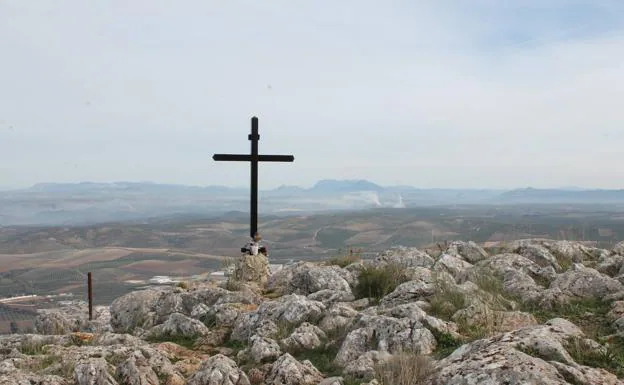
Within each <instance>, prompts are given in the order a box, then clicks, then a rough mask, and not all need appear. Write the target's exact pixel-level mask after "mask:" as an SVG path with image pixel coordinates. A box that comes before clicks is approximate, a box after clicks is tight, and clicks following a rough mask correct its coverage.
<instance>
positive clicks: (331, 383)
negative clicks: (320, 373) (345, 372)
mask: <svg viewBox="0 0 624 385" xmlns="http://www.w3.org/2000/svg"><path fill="white" fill-rule="evenodd" d="M343 381H344V379H343V378H342V377H329V378H326V379H324V380H323V381H321V382H319V385H342V382H343Z"/></svg>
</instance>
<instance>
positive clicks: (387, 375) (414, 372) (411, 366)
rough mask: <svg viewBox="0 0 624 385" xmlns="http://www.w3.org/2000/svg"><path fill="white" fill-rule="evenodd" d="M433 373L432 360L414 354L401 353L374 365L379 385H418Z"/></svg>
mask: <svg viewBox="0 0 624 385" xmlns="http://www.w3.org/2000/svg"><path fill="white" fill-rule="evenodd" d="M433 373H435V365H434V363H433V360H432V359H431V358H429V357H427V356H422V355H419V354H414V353H402V354H397V355H394V356H392V357H391V358H390V359H389V360H387V361H384V362H380V363H379V364H377V365H375V378H376V379H377V381H379V384H380V385H419V384H423V383H425V381H426V380H427V378H429V377H430V376H431V375H432V374H433Z"/></svg>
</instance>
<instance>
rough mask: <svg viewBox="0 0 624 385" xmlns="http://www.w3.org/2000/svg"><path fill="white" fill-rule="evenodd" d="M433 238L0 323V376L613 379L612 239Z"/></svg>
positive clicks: (32, 379) (615, 282)
mask: <svg viewBox="0 0 624 385" xmlns="http://www.w3.org/2000/svg"><path fill="white" fill-rule="evenodd" d="M620 246H621V245H620ZM618 247H619V246H618ZM439 251H440V252H441V253H440V254H439V255H436V256H435V257H434V256H433V255H435V254H433V253H432V254H431V255H429V254H426V253H424V252H422V251H420V250H418V249H415V248H405V247H397V248H392V249H390V250H387V251H386V252H383V253H380V254H379V255H377V256H376V257H375V258H373V259H372V260H365V261H359V262H356V263H353V264H351V265H349V266H347V267H345V268H340V267H337V266H327V265H323V264H318V263H311V262H299V263H296V264H294V265H291V266H287V267H286V268H284V269H282V270H279V271H277V272H276V273H274V274H272V275H271V276H270V277H268V279H267V281H266V284H265V285H264V286H263V287H262V280H260V281H259V282H255V283H253V284H240V285H235V287H234V285H227V286H225V287H216V286H215V285H212V284H209V283H203V284H201V283H200V284H196V285H194V286H193V287H192V288H181V287H175V288H172V287H170V288H162V289H149V290H143V291H137V292H133V293H130V294H127V295H125V296H122V297H120V298H118V299H117V300H115V301H114V302H113V304H112V305H111V306H110V308H105V307H96V320H94V321H90V322H89V321H88V320H86V315H87V312H86V308H85V307H84V306H85V304H84V303H82V304H79V305H76V306H70V307H67V308H65V309H64V310H63V309H60V311H59V310H48V311H44V312H42V313H41V314H40V315H39V317H38V318H37V321H36V325H37V331H38V333H39V334H29V335H10V336H0V385H1V384H22V383H23V384H50V385H70V384H94V385H95V384H109V385H113V384H120V385H121V384H131V385H132V384H136V385H139V384H163V385H182V384H191V385H200V384H202V385H204V384H219V385H222V384H232V385H236V384H238V385H246V384H249V385H251V384H275V385H284V384H315V385H316V384H322V385H339V384H340V385H343V384H344V383H354V382H355V383H357V382H358V381H360V383H365V384H368V385H375V384H377V385H379V384H380V383H387V382H388V378H385V379H383V380H382V379H381V377H380V376H382V375H383V376H386V375H389V376H390V377H392V376H394V375H397V373H399V372H400V373H403V374H404V375H405V373H411V374H409V375H411V376H412V377H411V378H416V377H414V376H418V381H419V382H418V383H424V384H429V385H434V384H462V385H468V384H475V385H477V384H500V383H506V384H517V385H520V384H533V383H535V384H538V383H539V384H601V385H603V384H623V383H624V382H623V378H617V374H619V375H620V376H621V377H624V370H621V366H622V365H621V363H622V362H623V360H624V305H623V304H624V285H623V283H622V279H621V278H622V275H624V274H623V273H624V271H622V269H623V264H624V254H622V250H621V247H620V249H618V248H617V247H616V249H614V250H612V251H608V250H603V249H599V248H595V247H590V246H588V245H585V244H581V243H576V242H567V241H565V242H564V241H552V240H523V241H517V242H512V243H511V244H509V245H507V246H506V248H505V249H504V250H503V253H501V254H494V255H491V256H490V255H489V254H488V253H487V252H485V250H483V249H482V248H481V247H479V246H478V245H477V244H475V243H473V242H459V241H458V242H452V243H450V244H448V245H447V246H446V248H442V247H441V248H440V250H439ZM369 269H381V270H383V269H388V270H386V271H391V272H392V274H395V273H396V269H400V279H401V281H400V282H399V281H393V282H387V281H385V282H383V284H384V285H388V287H390V289H389V290H388V291H389V292H388V291H384V293H387V294H386V295H385V296H383V297H381V298H379V297H375V298H357V299H356V296H355V295H354V293H358V291H357V290H353V289H354V288H356V286H357V285H358V277H359V274H360V272H362V271H369ZM372 275H373V276H374V274H372ZM393 276H394V275H393ZM384 277H387V276H384ZM369 283H370V282H369ZM373 283H374V282H373ZM261 293H264V296H263V295H261ZM68 309H69V311H68ZM109 309H110V311H109ZM74 310H75V311H74ZM545 315H548V317H547V318H546V316H545ZM548 318H550V319H548ZM566 318H568V319H566ZM164 341H166V342H164ZM423 357H425V358H426V359H425V358H423ZM306 358H309V360H307V359H306ZM393 371H394V372H393ZM397 371H398V372H397ZM393 373H394V374H393ZM338 375H339V376H341V377H339V376H338Z"/></svg>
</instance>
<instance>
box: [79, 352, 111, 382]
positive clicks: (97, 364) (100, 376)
mask: <svg viewBox="0 0 624 385" xmlns="http://www.w3.org/2000/svg"><path fill="white" fill-rule="evenodd" d="M74 380H75V381H76V384H77V385H118V384H117V381H115V378H114V377H113V376H112V375H111V374H110V372H109V367H108V363H107V362H106V360H105V359H103V358H90V359H87V360H83V361H81V362H79V363H78V364H77V365H76V367H75V369H74Z"/></svg>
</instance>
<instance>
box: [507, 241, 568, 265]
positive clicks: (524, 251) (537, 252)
mask: <svg viewBox="0 0 624 385" xmlns="http://www.w3.org/2000/svg"><path fill="white" fill-rule="evenodd" d="M514 252H515V253H516V254H520V255H522V256H523V257H525V258H527V259H529V260H531V261H533V262H535V263H536V264H537V265H539V266H541V267H546V266H552V267H553V268H555V270H557V271H560V270H561V266H560V265H559V262H558V261H557V258H556V257H555V256H554V255H552V253H551V252H550V250H548V249H547V248H546V247H544V246H542V245H539V244H528V245H523V246H520V247H518V248H517V249H516V250H514Z"/></svg>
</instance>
